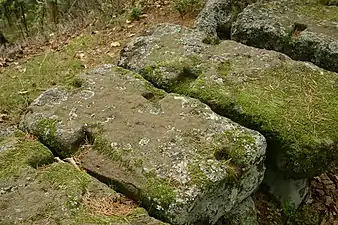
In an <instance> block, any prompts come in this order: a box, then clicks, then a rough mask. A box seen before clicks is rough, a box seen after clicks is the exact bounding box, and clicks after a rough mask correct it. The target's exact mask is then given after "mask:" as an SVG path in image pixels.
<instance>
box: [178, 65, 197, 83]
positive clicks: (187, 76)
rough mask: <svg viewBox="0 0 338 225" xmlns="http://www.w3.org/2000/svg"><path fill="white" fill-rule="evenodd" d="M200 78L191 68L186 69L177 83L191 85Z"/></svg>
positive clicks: (179, 76)
mask: <svg viewBox="0 0 338 225" xmlns="http://www.w3.org/2000/svg"><path fill="white" fill-rule="evenodd" d="M197 78H198V75H197V74H196V73H194V72H193V71H192V70H191V69H190V68H189V67H184V68H183V70H182V72H181V73H180V74H179V75H178V76H177V79H176V81H177V82H178V83H190V82H192V81H194V80H196V79H197Z"/></svg>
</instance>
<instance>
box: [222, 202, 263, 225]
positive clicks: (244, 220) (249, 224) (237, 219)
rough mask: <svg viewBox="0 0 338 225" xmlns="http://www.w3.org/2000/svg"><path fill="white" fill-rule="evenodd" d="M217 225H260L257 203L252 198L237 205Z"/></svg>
mask: <svg viewBox="0 0 338 225" xmlns="http://www.w3.org/2000/svg"><path fill="white" fill-rule="evenodd" d="M217 225H258V222H257V213H256V207H255V202H254V201H253V200H252V198H251V197H249V198H247V199H245V200H244V201H243V202H241V203H239V204H237V205H236V206H235V207H234V208H233V210H232V212H231V213H230V214H229V215H228V216H227V217H225V218H223V219H221V220H219V221H218V223H217Z"/></svg>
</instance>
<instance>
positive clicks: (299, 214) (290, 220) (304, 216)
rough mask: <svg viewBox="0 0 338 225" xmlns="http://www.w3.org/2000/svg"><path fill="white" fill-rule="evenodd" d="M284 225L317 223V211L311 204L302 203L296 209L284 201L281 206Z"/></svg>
mask: <svg viewBox="0 0 338 225" xmlns="http://www.w3.org/2000/svg"><path fill="white" fill-rule="evenodd" d="M283 213H284V216H285V224H286V225H317V224H319V222H320V215H319V212H318V211H317V210H316V209H314V208H313V207H312V206H311V205H302V206H300V207H299V208H298V209H296V207H295V206H294V205H292V204H289V203H286V204H285V205H284V207H283Z"/></svg>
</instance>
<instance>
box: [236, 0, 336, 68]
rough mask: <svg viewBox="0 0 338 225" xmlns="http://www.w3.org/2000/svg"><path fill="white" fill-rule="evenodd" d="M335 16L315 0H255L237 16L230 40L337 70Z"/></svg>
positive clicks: (329, 9) (333, 8) (331, 10)
mask: <svg viewBox="0 0 338 225" xmlns="http://www.w3.org/2000/svg"><path fill="white" fill-rule="evenodd" d="M337 15H338V8H337V7H334V6H327V5H324V4H320V3H319V1H316V0H309V1H306V0H300V1H267V2H257V3H254V4H251V5H249V6H248V7H246V8H245V9H244V11H243V12H242V13H240V14H239V15H238V18H237V20H236V21H235V22H234V23H233V25H232V31H231V32H232V33H231V39H232V40H235V41H239V42H241V43H244V44H247V45H251V46H255V47H259V48H265V49H272V50H276V51H280V52H283V53H285V54H287V55H289V56H290V57H291V58H293V59H295V60H302V61H309V62H312V63H314V64H316V65H318V66H320V67H322V68H324V69H327V70H331V71H335V72H338V66H337V60H338V41H337V40H338V27H337V22H338V16H337Z"/></svg>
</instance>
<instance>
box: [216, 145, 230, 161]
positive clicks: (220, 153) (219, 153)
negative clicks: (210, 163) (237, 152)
mask: <svg viewBox="0 0 338 225" xmlns="http://www.w3.org/2000/svg"><path fill="white" fill-rule="evenodd" d="M214 155H215V158H216V159H217V160H219V161H220V160H227V159H229V154H228V150H227V148H226V147H223V148H221V149H217V150H216V151H215V153H214Z"/></svg>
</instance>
